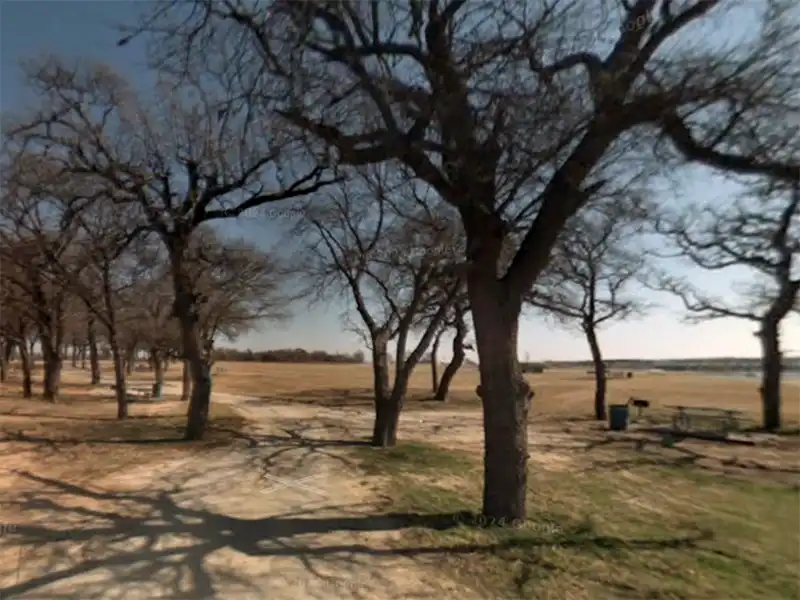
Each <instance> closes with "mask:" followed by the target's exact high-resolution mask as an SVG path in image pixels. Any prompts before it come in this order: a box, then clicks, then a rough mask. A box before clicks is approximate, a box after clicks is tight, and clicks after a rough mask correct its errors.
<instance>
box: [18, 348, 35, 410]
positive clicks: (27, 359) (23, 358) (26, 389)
mask: <svg viewBox="0 0 800 600" xmlns="http://www.w3.org/2000/svg"><path fill="white" fill-rule="evenodd" d="M19 360H20V363H21V366H22V397H23V398H31V397H33V376H32V375H33V373H32V372H33V365H32V364H31V355H30V352H29V351H28V344H27V343H26V342H25V341H22V342H21V343H20V344H19Z"/></svg>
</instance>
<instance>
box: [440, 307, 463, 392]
mask: <svg viewBox="0 0 800 600" xmlns="http://www.w3.org/2000/svg"><path fill="white" fill-rule="evenodd" d="M466 338H467V324H466V322H465V321H464V311H462V310H461V309H460V308H458V307H456V332H455V335H454V336H453V358H451V359H450V362H449V363H448V364H447V367H445V370H444V373H443V374H442V380H441V381H440V382H439V386H438V387H437V388H436V396H435V398H436V400H438V401H439V402H444V401H445V400H447V394H448V393H449V392H450V384H451V383H452V382H453V378H454V377H455V376H456V373H458V370H459V369H460V368H461V365H463V364H464V358H466V355H467V354H466V352H465V351H464V341H465V340H466Z"/></svg>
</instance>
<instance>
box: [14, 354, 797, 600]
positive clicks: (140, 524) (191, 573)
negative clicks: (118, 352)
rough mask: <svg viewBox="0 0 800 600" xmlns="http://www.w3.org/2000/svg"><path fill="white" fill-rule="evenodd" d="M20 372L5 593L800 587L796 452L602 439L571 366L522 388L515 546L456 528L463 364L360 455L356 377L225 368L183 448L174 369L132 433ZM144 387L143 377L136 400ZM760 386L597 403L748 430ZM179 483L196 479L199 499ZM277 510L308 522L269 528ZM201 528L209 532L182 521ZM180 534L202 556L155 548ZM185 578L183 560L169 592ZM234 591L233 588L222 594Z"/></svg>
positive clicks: (364, 391)
mask: <svg viewBox="0 0 800 600" xmlns="http://www.w3.org/2000/svg"><path fill="white" fill-rule="evenodd" d="M103 369H104V374H105V376H106V378H108V376H109V373H110V365H106V364H104V365H103ZM16 376H17V374H16V373H15V374H12V377H11V380H10V381H9V382H8V383H6V384H2V385H0V456H1V457H2V470H1V471H0V498H2V500H0V565H3V566H2V567H0V598H6V597H9V598H10V597H20V598H60V599H61V598H75V599H76V600H77V599H78V598H81V600H85V599H89V600H91V599H92V598H95V597H96V598H119V599H125V600H129V599H134V598H136V599H138V598H165V599H166V598H201V599H204V598H206V597H209V598H217V597H219V598H226V599H227V598H233V599H239V598H241V599H245V598H263V597H266V596H265V595H264V590H269V592H270V593H269V594H267V596H268V597H271V598H278V599H280V600H282V599H283V598H286V599H287V600H288V598H353V599H356V598H359V599H360V598H375V599H376V600H384V599H386V600H395V599H400V598H442V597H444V598H476V599H478V598H497V599H498V600H500V599H506V598H524V599H535V600H540V599H542V600H543V599H545V598H547V599H550V598H553V599H559V600H573V599H584V598H585V599H589V598H591V599H595V598H598V599H609V600H611V599H615V600H616V599H621V598H631V599H634V598H636V599H642V600H644V599H662V600H667V599H669V600H677V599H686V600H689V599H691V600H695V599H709V600H711V599H714V600H716V599H721V598H730V599H741V600H748V599H753V600H755V599H759V600H762V599H771V598H774V599H776V600H777V599H788V598H792V597H797V596H796V594H797V592H798V591H800V590H798V587H797V583H798V580H797V577H796V575H795V570H796V569H795V567H796V565H797V564H798V563H799V562H800V535H798V534H799V532H800V510H798V509H799V508H800V503H799V501H800V496H798V489H799V488H798V485H799V484H800V453H799V452H798V451H799V450H800V438H798V436H797V435H782V436H767V435H761V434H753V435H752V436H751V437H752V439H754V440H755V441H756V442H757V443H756V444H755V445H746V446H745V445H733V444H723V443H719V442H710V441H701V440H692V439H684V440H678V441H675V440H666V439H665V438H664V437H663V436H659V435H656V434H650V433H645V432H636V431H629V432H625V433H614V434H612V433H609V432H607V431H606V430H605V427H604V425H603V424H598V423H595V422H593V421H591V420H590V419H589V416H590V414H591V401H592V400H591V399H592V390H593V381H592V379H591V377H590V376H588V375H586V374H585V373H584V371H583V370H553V371H549V372H546V373H543V374H537V375H530V376H529V380H530V381H531V383H532V384H533V388H534V390H535V392H536V396H535V398H534V400H533V405H532V415H531V423H530V429H529V432H530V433H529V440H530V446H531V448H530V453H531V460H530V462H529V464H530V467H529V478H530V480H529V490H528V496H529V502H528V504H529V518H528V521H527V522H526V523H524V524H523V525H522V526H521V527H519V528H515V529H503V528H484V527H479V526H477V525H479V524H477V523H475V522H474V519H473V517H472V516H470V515H472V514H474V513H475V511H477V510H478V509H479V507H480V494H481V463H480V459H481V454H482V444H481V439H482V431H481V423H480V410H481V409H480V405H479V403H478V401H477V398H476V397H475V394H474V389H475V386H476V385H477V383H478V374H477V371H476V370H474V369H464V370H463V371H462V372H461V373H459V375H458V376H457V377H456V380H455V381H454V383H453V387H452V394H451V398H450V399H449V401H448V402H446V403H437V402H433V401H430V371H429V369H428V367H427V366H421V367H420V368H419V369H418V371H417V372H416V373H415V375H414V378H413V381H412V386H411V393H410V397H409V401H408V402H407V405H406V408H405V409H404V414H403V417H402V421H401V427H400V438H401V440H402V442H401V443H400V444H399V445H398V446H397V447H396V448H393V449H390V450H385V449H384V450H379V449H372V448H370V447H364V446H360V445H358V444H357V442H358V441H361V440H363V439H365V438H366V437H367V436H368V434H369V431H370V426H371V404H372V398H371V394H370V391H369V390H370V386H371V373H370V369H369V367H368V366H367V365H302V364H257V363H219V364H217V365H216V366H215V375H214V390H215V393H217V394H218V395H217V396H216V397H215V400H214V403H213V408H212V421H211V428H210V433H209V436H208V439H207V440H205V441H203V442H195V443H186V442H183V441H180V436H181V432H182V425H183V420H184V417H183V413H184V411H185V404H183V403H181V402H180V401H178V399H177V397H176V396H175V395H174V394H175V393H176V389H177V383H176V382H179V381H180V368H179V367H178V366H173V367H172V368H171V369H170V370H169V371H168V373H167V376H168V377H167V379H168V380H169V381H170V382H171V385H170V387H169V388H168V390H167V395H166V398H165V399H164V400H163V401H161V402H158V403H152V404H149V403H147V404H145V403H141V404H138V403H137V404H133V405H132V406H131V418H130V419H128V420H127V421H124V422H118V421H117V420H116V419H114V414H115V412H114V402H113V399H112V398H111V397H110V395H109V392H108V391H107V390H106V393H105V395H98V394H97V393H96V392H92V391H91V386H89V385H88V374H87V372H85V371H82V370H74V369H71V368H68V369H67V370H66V372H65V374H64V385H63V396H64V397H63V399H62V400H61V401H59V403H57V404H49V403H45V402H43V401H41V400H39V399H38V398H34V399H30V400H23V399H21V398H20V397H19V383H18V381H17V379H16ZM150 380H151V375H150V373H148V372H136V373H135V374H134V375H133V376H132V377H131V385H132V386H134V387H136V386H142V387H144V386H145V385H147V384H148V383H149V382H150ZM757 388H758V382H757V380H755V379H754V380H745V379H741V380H739V379H725V378H720V377H713V376H705V375H690V374H670V373H638V372H637V373H635V375H634V377H633V378H632V379H615V380H611V381H609V402H610V403H616V402H619V403H625V402H626V401H627V400H628V398H629V397H630V396H637V397H643V398H647V399H649V400H651V402H652V408H651V410H650V411H649V412H650V413H652V414H653V415H656V417H655V419H656V420H658V418H662V417H663V418H665V419H667V418H668V413H667V412H666V408H665V407H666V406H669V405H684V406H717V407H722V408H731V409H736V410H740V411H742V412H743V413H745V414H746V415H747V417H746V418H747V419H748V420H749V421H751V422H752V424H754V425H755V424H757V422H758V420H759V414H760V408H759V398H758V391H757ZM784 416H785V420H786V422H787V424H789V425H796V424H797V423H798V422H800V382H788V381H787V382H786V384H785V388H784ZM234 456H237V457H240V458H241V461H242V462H241V464H240V463H235V462H234V459H233V458H232V457H234ZM237 460H238V459H237ZM253 461H257V462H253ZM309 469H310V471H309ZM212 472H213V473H228V474H229V476H230V477H233V478H234V479H233V480H232V481H233V482H234V483H231V482H229V481H228V480H226V483H224V484H221V483H218V482H216V480H213V481H212V480H210V479H209V477H210V476H211V473H212ZM265 472H271V473H280V474H282V476H291V475H292V474H297V475H298V476H300V474H307V473H308V472H318V475H319V474H325V475H326V476H327V479H321V480H320V483H319V484H318V485H319V486H320V487H321V488H323V489H324V490H325V491H326V493H327V494H328V497H329V498H331V499H336V502H333V505H325V506H319V507H317V508H313V506H312V505H311V504H309V503H311V502H312V498H311V496H312V495H313V494H310V493H299V494H298V493H296V492H295V495H291V493H290V490H284V491H282V492H280V493H275V494H270V495H267V496H264V495H259V494H263V491H261V492H259V486H262V487H263V482H261V483H259V481H260V480H259V479H258V476H259V474H263V473H265ZM231 474H234V475H231ZM320 476H321V475H320ZM193 477H197V478H198V481H202V482H203V483H202V485H199V487H198V489H200V490H202V494H200V493H199V492H198V494H199V495H198V496H197V497H196V498H195V497H194V496H192V492H191V490H192V489H195V488H193V487H191V485H190V483H188V482H189V481H190V480H191V479H192V478H193ZM323 481H324V482H323ZM97 490H103V492H102V493H100V492H98V491H97ZM211 490H213V491H211ZM209 494H210V495H212V496H214V502H213V506H212V505H208V502H209V500H208V496H209ZM181 498H182V500H180V499H181ZM189 498H194V499H191V500H190V499H189ZM328 504H331V503H330V502H329V503H328ZM165 506H168V507H169V511H171V512H169V511H167V509H166V508H165ZM189 506H191V507H192V508H188V507H189ZM201 506H202V507H203V508H202V509H201V508H198V507H201ZM156 508H157V509H158V510H156ZM292 511H295V513H296V514H305V515H307V516H306V517H303V518H295V517H292V518H285V519H284V518H283V517H282V516H281V515H282V514H284V513H290V512H292ZM314 511H318V512H314ZM168 513H169V514H168ZM293 514H294V513H293ZM170 515H171V516H170ZM197 519H200V520H201V521H203V522H207V525H204V526H203V528H200V527H199V526H190V525H189V524H188V523H193V522H197ZM282 519H283V520H282ZM217 521H219V522H223V521H224V522H225V523H227V524H226V525H225V526H224V527H223V526H222V525H213V526H212V523H214V522H217ZM354 522H355V523H356V524H355V525H354V524H353V523H354ZM98 523H104V525H102V526H101V525H98ZM159 523H166V525H163V524H159ZM322 523H324V526H323V525H322ZM387 523H389V525H387ZM318 525H319V528H318V529H315V527H317V526H318ZM220 527H222V529H224V530H230V531H231V532H233V533H231V536H233V537H230V538H226V537H225V536H222V537H220V535H221V534H220V533H214V532H218V531H220ZM237 528H239V529H237ZM150 530H152V531H153V533H152V534H148V533H147V532H148V531H150ZM184 530H185V531H184ZM237 531H239V533H238V534H236V535H234V534H235V532H237ZM134 532H135V533H134ZM181 532H182V533H181ZM253 535H257V536H258V537H259V538H264V539H261V540H260V541H259V542H258V543H259V544H261V545H260V546H259V548H260V549H259V550H258V551H255V550H254V547H251V546H249V545H248V544H247V543H244V542H243V541H242V540H249V539H251V538H252V537H253ZM176 536H177V537H176ZM178 537H181V538H182V539H183V538H185V539H188V540H194V541H191V542H186V541H184V542H180V544H178V543H177V542H172V541H169V540H172V539H173V538H174V539H177V538H178ZM142 540H144V541H145V542H146V543H145V546H146V547H148V548H149V547H153V548H156V547H157V548H166V550H163V552H167V553H168V554H169V556H170V557H171V559H172V562H169V561H167V560H166V559H164V558H162V556H161V555H160V554H157V553H156V552H155V550H154V551H153V553H151V554H147V553H146V552H145V550H143V549H142V548H143V547H142ZM148 540H149V541H148ZM187 543H188V544H189V546H187V545H186V544H187ZM171 544H177V545H171ZM264 544H267V546H266V549H265V546H264ZM133 547H136V550H135V551H134V550H132V549H131V548H133ZM331 548H338V549H339V550H331ZM343 552H344V553H345V554H346V555H347V556H348V557H349V558H344V554H342V553H343ZM26 557H27V558H26ZM176 559H179V562H180V561H181V560H182V561H184V562H185V563H186V565H184V570H185V571H186V572H185V573H183V575H181V576H180V577H179V576H178V566H176V565H177V563H175V562H174V561H175V560H176ZM128 564H130V565H138V566H123V565H128ZM115 565H117V566H115ZM231 569H233V570H231ZM101 572H102V574H101ZM165 577H167V578H168V579H169V581H161V580H162V579H164V578H165ZM170 578H174V580H173V579H170ZM245 579H246V580H248V581H249V583H248V585H250V586H251V587H250V588H247V590H248V591H243V590H244V589H245V588H243V587H241V586H243V585H244V584H243V583H241V582H240V583H234V582H233V580H237V581H238V580H245ZM101 580H102V584H101V583H100V581H101ZM178 580H180V581H178ZM142 581H150V582H151V583H152V582H155V581H158V582H159V584H158V585H160V586H161V587H158V588H157V589H156V588H152V589H150V588H148V589H147V590H144V589H140V587H141V585H144V584H142V583H141V582H142ZM153 585H155V584H153ZM93 586H94V587H93ZM237 586H240V587H237ZM254 590H255V591H254ZM112 591H113V593H112ZM93 594H94V595H93ZM137 594H138V595H137Z"/></svg>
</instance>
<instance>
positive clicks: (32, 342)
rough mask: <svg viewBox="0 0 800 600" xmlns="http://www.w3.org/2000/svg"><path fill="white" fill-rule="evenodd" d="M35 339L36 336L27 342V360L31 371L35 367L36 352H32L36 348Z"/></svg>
mask: <svg viewBox="0 0 800 600" xmlns="http://www.w3.org/2000/svg"><path fill="white" fill-rule="evenodd" d="M36 341H37V340H36V338H32V339H31V340H30V341H29V342H28V357H29V358H28V360H29V361H30V365H31V371H33V370H34V369H35V368H36V352H34V350H35V349H36Z"/></svg>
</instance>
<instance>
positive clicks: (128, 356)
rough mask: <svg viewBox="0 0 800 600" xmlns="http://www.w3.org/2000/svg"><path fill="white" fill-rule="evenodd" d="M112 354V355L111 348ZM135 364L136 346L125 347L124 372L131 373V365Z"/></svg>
mask: <svg viewBox="0 0 800 600" xmlns="http://www.w3.org/2000/svg"><path fill="white" fill-rule="evenodd" d="M111 352H112V356H113V352H114V351H113V350H112V351H111ZM135 366H136V346H132V347H130V348H126V349H125V373H126V374H127V375H133V367H135Z"/></svg>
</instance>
